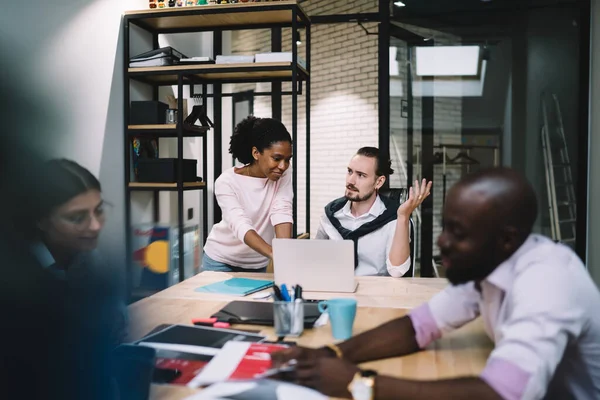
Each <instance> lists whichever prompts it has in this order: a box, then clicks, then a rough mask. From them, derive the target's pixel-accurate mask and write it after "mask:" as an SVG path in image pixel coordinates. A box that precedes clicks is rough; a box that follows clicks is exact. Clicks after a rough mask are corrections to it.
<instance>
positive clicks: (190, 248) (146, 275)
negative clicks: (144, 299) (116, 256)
mask: <svg viewBox="0 0 600 400" xmlns="http://www.w3.org/2000/svg"><path fill="white" fill-rule="evenodd" d="M131 243H132V248H133V258H132V259H133V268H132V273H133V276H132V283H133V288H134V289H143V290H162V289H165V288H167V287H169V286H172V285H174V284H176V283H178V282H179V247H178V243H179V229H178V228H177V227H173V226H169V225H160V224H139V225H134V226H132V240H131ZM200 251H201V249H200V228H199V226H198V225H197V224H186V225H185V226H184V234H183V259H184V267H183V270H184V277H185V279H188V278H190V277H192V276H194V275H196V274H197V273H198V272H199V271H200Z"/></svg>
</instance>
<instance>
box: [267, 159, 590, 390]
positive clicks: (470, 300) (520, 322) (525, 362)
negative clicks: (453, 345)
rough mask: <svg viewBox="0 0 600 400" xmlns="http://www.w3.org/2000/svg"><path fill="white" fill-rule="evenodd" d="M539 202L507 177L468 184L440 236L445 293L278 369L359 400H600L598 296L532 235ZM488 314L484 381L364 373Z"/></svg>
mask: <svg viewBox="0 0 600 400" xmlns="http://www.w3.org/2000/svg"><path fill="white" fill-rule="evenodd" d="M536 203H537V202H536V196H535V193H534V191H533V188H532V187H531V185H530V184H529V183H528V182H527V181H526V180H525V179H524V178H523V177H522V176H521V175H519V174H518V173H516V172H515V171H513V170H510V169H492V170H486V171H482V172H480V173H476V174H473V175H470V176H467V177H466V178H464V179H462V180H461V181H460V182H458V183H457V184H456V185H455V186H454V187H453V188H452V189H451V190H450V191H449V193H448V197H447V199H446V205H445V208H444V211H443V232H442V233H441V235H440V237H439V239H438V246H439V248H440V250H441V254H442V262H443V264H444V266H445V267H446V268H447V277H448V280H449V281H450V283H451V285H450V286H449V287H448V288H446V289H445V290H444V291H442V292H441V293H439V294H437V295H436V296H434V297H433V298H432V299H431V300H430V301H429V302H428V303H426V304H423V305H422V306H420V307H418V308H416V309H414V310H412V311H411V312H410V313H409V315H408V316H406V317H403V318H399V319H397V320H394V321H391V322H389V323H386V324H384V325H382V326H380V327H378V328H375V329H373V330H371V331H368V332H365V333H363V334H361V335H358V336H356V337H354V338H351V339H349V340H347V341H346V342H343V343H341V344H339V345H338V346H335V345H330V346H328V347H324V348H320V349H306V348H293V349H290V350H286V351H284V352H281V353H278V354H274V355H273V362H274V363H275V364H280V363H283V362H286V361H287V360H290V359H296V360H298V364H297V367H296V369H297V371H296V375H295V379H296V381H297V382H298V383H300V384H303V385H305V386H309V387H313V388H315V389H317V390H319V391H321V392H323V393H324V394H327V395H330V396H334V397H347V398H354V399H357V400H370V399H377V400H379V399H446V398H452V399H542V398H546V399H599V398H600V293H599V292H598V289H597V288H596V286H595V285H594V283H593V282H592V280H591V279H590V277H589V275H588V273H587V271H586V270H585V268H584V266H583V264H582V263H581V261H580V260H579V258H578V257H577V256H576V255H575V253H574V252H573V251H572V250H571V249H569V248H568V247H566V246H563V245H561V244H556V243H554V242H553V241H552V240H550V239H548V238H546V237H543V236H540V235H536V234H531V230H532V227H533V223H534V221H535V217H536V214H537V205H536ZM480 315H481V317H482V319H483V321H484V325H485V329H486V332H487V334H488V335H489V337H490V338H491V339H492V340H493V341H494V343H495V348H494V351H493V352H492V354H491V355H490V357H489V359H488V362H487V365H486V367H485V369H484V370H483V372H482V373H481V375H479V376H472V377H464V378H456V379H447V380H440V381H411V380H405V379H396V378H391V377H386V376H383V375H378V374H377V373H376V371H361V370H360V369H359V368H358V367H356V365H357V364H360V363H363V362H366V361H372V360H377V359H382V358H389V357H398V356H403V355H407V354H411V353H414V352H417V351H419V350H420V349H423V348H425V347H426V346H427V345H429V344H430V343H431V342H433V341H434V340H436V339H438V338H439V337H441V336H442V334H443V333H446V332H449V331H451V330H453V329H457V328H459V327H461V326H462V325H464V324H466V323H467V322H469V321H472V320H474V319H475V318H477V317H478V316H480Z"/></svg>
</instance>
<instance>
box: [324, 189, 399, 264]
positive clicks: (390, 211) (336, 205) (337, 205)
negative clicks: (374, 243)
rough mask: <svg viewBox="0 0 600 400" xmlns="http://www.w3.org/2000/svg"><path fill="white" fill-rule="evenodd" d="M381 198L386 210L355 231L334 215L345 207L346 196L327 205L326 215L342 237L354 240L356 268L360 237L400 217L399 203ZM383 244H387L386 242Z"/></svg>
mask: <svg viewBox="0 0 600 400" xmlns="http://www.w3.org/2000/svg"><path fill="white" fill-rule="evenodd" d="M379 198H380V199H381V201H382V202H383V204H384V205H385V208H386V209H385V211H384V212H383V213H382V214H381V215H380V216H378V217H377V218H375V219H374V220H373V221H371V222H367V223H366V224H363V225H361V226H359V227H358V228H356V229H355V230H353V231H351V230H349V229H346V228H344V227H343V226H342V224H340V221H338V219H337V218H336V217H334V214H335V213H336V212H338V211H339V210H341V209H342V208H344V206H345V205H346V203H347V202H348V199H346V198H345V197H340V198H339V199H335V200H333V201H332V202H331V203H329V204H327V205H326V206H325V215H326V216H327V218H329V221H330V222H331V225H333V227H334V228H335V229H336V230H337V231H338V232H339V233H340V235H341V236H342V239H344V240H352V241H353V242H354V268H356V267H357V266H358V239H360V238H361V237H363V236H365V235H368V234H369V233H371V232H373V231H376V230H377V229H379V228H381V227H383V226H385V225H386V224H387V223H388V222H390V221H394V220H395V219H397V218H398V213H397V210H398V205H397V204H396V202H394V201H393V200H391V199H389V198H387V197H382V196H379ZM383 245H385V243H384V244H383Z"/></svg>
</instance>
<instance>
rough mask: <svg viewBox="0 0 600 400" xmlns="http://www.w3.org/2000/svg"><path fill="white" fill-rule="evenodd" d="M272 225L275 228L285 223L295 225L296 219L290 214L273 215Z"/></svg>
mask: <svg viewBox="0 0 600 400" xmlns="http://www.w3.org/2000/svg"><path fill="white" fill-rule="evenodd" d="M271 223H272V224H273V226H275V225H279V224H285V223H290V224H292V223H294V219H293V218H292V216H291V215H288V214H273V215H271Z"/></svg>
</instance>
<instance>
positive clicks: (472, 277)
mask: <svg viewBox="0 0 600 400" xmlns="http://www.w3.org/2000/svg"><path fill="white" fill-rule="evenodd" d="M494 269H496V266H493V267H489V266H488V267H482V266H476V267H467V268H463V267H453V268H448V269H447V270H446V279H448V281H449V282H450V284H451V285H453V286H456V285H462V284H464V283H469V282H479V281H482V280H484V279H485V278H487V277H488V275H489V274H490V273H492V271H493V270H494Z"/></svg>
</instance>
